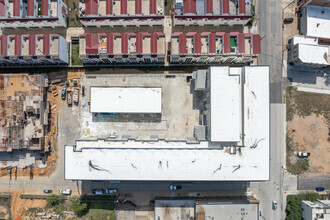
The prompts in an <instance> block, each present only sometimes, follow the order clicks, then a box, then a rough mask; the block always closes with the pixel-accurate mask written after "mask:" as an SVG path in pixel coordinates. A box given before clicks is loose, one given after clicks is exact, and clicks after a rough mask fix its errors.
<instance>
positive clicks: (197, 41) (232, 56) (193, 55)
mask: <svg viewBox="0 0 330 220" xmlns="http://www.w3.org/2000/svg"><path fill="white" fill-rule="evenodd" d="M170 50H171V54H170V62H171V63H180V64H181V63H187V64H188V63H189V64H191V63H198V64H208V63H217V64H219V63H222V64H230V63H238V64H247V63H250V62H252V61H253V58H256V57H257V56H258V54H260V36H259V35H258V34H243V33H238V32H231V33H223V32H216V33H210V32H203V33H195V32H190V33H181V32H179V33H173V34H172V36H171V49H170Z"/></svg>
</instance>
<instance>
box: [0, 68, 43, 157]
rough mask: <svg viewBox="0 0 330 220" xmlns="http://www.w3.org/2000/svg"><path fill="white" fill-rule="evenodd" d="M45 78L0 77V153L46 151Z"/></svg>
mask: <svg viewBox="0 0 330 220" xmlns="http://www.w3.org/2000/svg"><path fill="white" fill-rule="evenodd" d="M46 87H48V78H47V76H46V75H28V74H3V75H0V103H1V105H0V112H1V114H0V119H1V120H0V122H1V126H0V139H1V141H0V151H7V152H11V151H13V150H19V149H29V150H47V146H48V136H47V135H46V133H47V127H48V113H49V101H48V100H47V98H46Z"/></svg>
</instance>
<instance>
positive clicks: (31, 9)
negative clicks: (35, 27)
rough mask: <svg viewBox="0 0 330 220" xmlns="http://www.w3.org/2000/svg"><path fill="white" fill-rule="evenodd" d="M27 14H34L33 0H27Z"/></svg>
mask: <svg viewBox="0 0 330 220" xmlns="http://www.w3.org/2000/svg"><path fill="white" fill-rule="evenodd" d="M27 16H34V0H27Z"/></svg>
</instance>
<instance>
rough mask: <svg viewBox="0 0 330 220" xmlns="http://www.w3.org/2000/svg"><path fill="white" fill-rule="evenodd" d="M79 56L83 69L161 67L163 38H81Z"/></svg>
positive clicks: (153, 35)
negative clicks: (85, 66)
mask: <svg viewBox="0 0 330 220" xmlns="http://www.w3.org/2000/svg"><path fill="white" fill-rule="evenodd" d="M79 55H80V59H81V60H82V61H83V62H84V64H86V65H100V64H101V65H102V64H105V65H106V64H111V65H112V64H142V63H145V64H153V63H164V61H165V34H164V33H159V32H156V33H123V34H120V33H107V34H105V33H98V34H91V33H88V34H82V35H80V38H79Z"/></svg>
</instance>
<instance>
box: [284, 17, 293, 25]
mask: <svg viewBox="0 0 330 220" xmlns="http://www.w3.org/2000/svg"><path fill="white" fill-rule="evenodd" d="M292 22H293V18H284V23H287V24H289V23H292Z"/></svg>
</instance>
